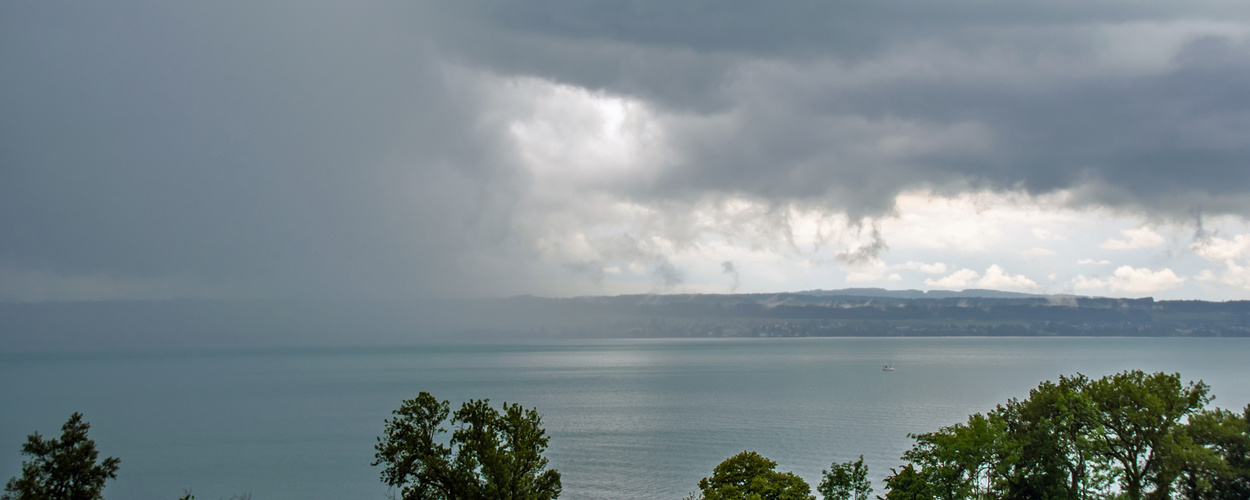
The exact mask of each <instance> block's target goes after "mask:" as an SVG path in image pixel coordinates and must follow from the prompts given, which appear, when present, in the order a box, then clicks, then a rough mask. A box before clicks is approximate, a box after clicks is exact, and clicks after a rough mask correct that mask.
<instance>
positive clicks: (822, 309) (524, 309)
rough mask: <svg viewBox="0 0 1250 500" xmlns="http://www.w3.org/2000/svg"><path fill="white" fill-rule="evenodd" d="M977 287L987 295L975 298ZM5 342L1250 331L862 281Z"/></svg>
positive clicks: (282, 305)
mask: <svg viewBox="0 0 1250 500" xmlns="http://www.w3.org/2000/svg"><path fill="white" fill-rule="evenodd" d="M982 295H984V296H982ZM0 331H3V332H5V334H6V336H7V339H6V340H7V342H6V345H4V346H0V349H5V350H10V351H23V350H52V349H63V348H66V347H74V348H85V349H90V348H96V347H101V348H123V349H124V348H127V347H145V348H153V347H155V348H161V347H204V346H256V345H265V346H281V345H292V346H309V345H343V344H355V345H369V344H374V345H384V344H396V343H404V342H414V341H422V340H429V339H442V340H447V339H456V338H466V337H467V338H480V337H509V338H515V337H575V338H577V337H581V338H602V337H606V338H617V337H759V336H765V337H819V336H965V335H984V336H1036V335H1052V336H1194V337H1246V336H1250V301H1230V302H1205V301H1197V300H1189V301H1167V300H1161V301H1156V300H1154V299H1151V298H1141V299H1115V298H1092V297H1075V296H1041V295H1024V294H1006V293H1002V292H988V291H987V292H975V291H968V292H960V293H956V292H944V293H936V292H928V293H925V292H918V291H902V292H890V291H885V290H873V289H858V290H842V291H823V290H818V291H814V292H806V293H782V294H736V295H621V296H615V297H576V298H541V297H513V298H507V299H463V300H452V299H426V300H360V301H329V300H250V301H244V300H237V301H224V300H223V301H213V300H174V301H112V302H109V301H104V302H58V303H40V304H16V303H0Z"/></svg>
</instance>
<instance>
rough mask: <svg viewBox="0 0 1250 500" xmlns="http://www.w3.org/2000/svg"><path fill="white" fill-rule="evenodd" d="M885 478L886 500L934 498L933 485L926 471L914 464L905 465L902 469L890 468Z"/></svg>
mask: <svg viewBox="0 0 1250 500" xmlns="http://www.w3.org/2000/svg"><path fill="white" fill-rule="evenodd" d="M890 472H891V473H892V474H890V475H889V476H888V477H886V478H885V490H886V493H885V500H933V499H934V498H936V497H935V496H934V495H933V487H932V486H931V485H930V484H929V477H928V476H927V475H926V474H925V473H924V471H918V470H916V467H915V466H914V465H912V464H907V465H904V466H903V469H902V470H898V471H896V470H894V469H890Z"/></svg>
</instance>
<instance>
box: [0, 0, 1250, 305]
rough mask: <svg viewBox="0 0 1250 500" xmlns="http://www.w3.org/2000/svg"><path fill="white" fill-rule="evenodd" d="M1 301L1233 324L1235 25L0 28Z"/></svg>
mask: <svg viewBox="0 0 1250 500" xmlns="http://www.w3.org/2000/svg"><path fill="white" fill-rule="evenodd" d="M0 68H3V70H0V301H8V302H44V301H66V300H132V299H195V298H214V299H235V298H238V299H250V298H342V299H359V298H366V299H368V298H400V299H404V298H419V297H505V296H513V295H519V294H530V295H539V296H578V295H615V294H626V293H730V292H736V293H759V292H782V291H799V290H809V289H841V288H847V287H880V288H889V289H921V290H939V289H941V290H960V289H965V288H990V289H998V290H1009V291H1018V292H1030V293H1043V294H1057V293H1064V294H1079V295H1093V296H1115V297H1146V296H1151V297H1155V298H1157V299H1203V300H1242V299H1246V298H1250V221H1248V220H1247V216H1250V9H1247V8H1246V6H1245V3H1244V0H1227V1H1225V0H1193V1H1187V2H1174V1H1154V0H1132V1H1128V0H1110V1H1100V2H1085V1H1081V2H1078V1H1070V0H1045V1H1040V0H1020V1H1014V2H999V1H990V0H976V1H969V0H955V1H950V2H931V1H918V0H912V1H898V0H887V1H867V0H851V1H842V2H828V1H805V0H796V1H793V2H782V3H776V2H771V3H765V2H741V1H717V2H705V1H689V2H672V1H669V0H654V1H651V0H647V1H614V2H606V1H602V0H586V1H579V2H554V1H550V0H532V1H527V2H507V1H487V0H457V1H454V2H453V1H422V0H408V1H395V2H390V1H367V2H350V3H349V2H320V1H317V0H300V1H286V2H284V1H252V2H235V1H221V2H150V1H129V0H119V1H115V2H93V1H66V2H4V3H3V4H0Z"/></svg>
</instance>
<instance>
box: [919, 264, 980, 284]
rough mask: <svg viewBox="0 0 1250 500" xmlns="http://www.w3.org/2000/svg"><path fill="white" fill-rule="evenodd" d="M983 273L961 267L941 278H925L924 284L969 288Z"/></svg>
mask: <svg viewBox="0 0 1250 500" xmlns="http://www.w3.org/2000/svg"><path fill="white" fill-rule="evenodd" d="M980 276H981V275H980V274H977V272H976V271H973V270H971V269H966V268H965V269H960V270H958V271H955V272H953V273H951V274H950V275H948V276H946V277H944V278H941V279H936V280H935V279H933V278H929V279H926V280H924V284H926V285H929V286H931V287H935V288H967V287H968V285H970V284H971V283H972V282H973V281H974V280H976V279H977V278H979V277H980Z"/></svg>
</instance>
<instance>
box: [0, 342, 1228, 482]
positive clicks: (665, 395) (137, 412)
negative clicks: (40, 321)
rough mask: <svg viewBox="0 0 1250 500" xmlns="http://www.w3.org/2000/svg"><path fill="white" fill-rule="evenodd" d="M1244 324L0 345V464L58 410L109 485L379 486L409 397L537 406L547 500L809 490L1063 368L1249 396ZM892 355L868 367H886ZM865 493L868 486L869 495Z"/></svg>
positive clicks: (2, 470) (875, 462) (1221, 402)
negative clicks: (9, 348) (239, 346)
mask: <svg viewBox="0 0 1250 500" xmlns="http://www.w3.org/2000/svg"><path fill="white" fill-rule="evenodd" d="M1247 359H1250V339H1218V338H1216V339H1210V338H1208V339H1187V338H819V339H817V338H810V339H707V340H569V341H530V342H514V343H506V344H485V343H482V344H465V345H428V346H402V347H391V348H373V347H370V348H350V347H345V348H318V349H268V350H266V349H256V350H233V351H211V352H190V351H178V352H111V353H45V354H4V355H0V380H2V381H3V383H2V384H0V401H2V402H3V406H4V410H3V411H0V475H2V476H3V477H2V478H0V480H7V478H8V477H11V476H14V475H17V474H18V473H19V472H20V462H21V459H22V457H21V456H20V455H19V449H20V447H21V443H22V442H23V441H24V440H25V436H26V435H27V434H29V433H31V432H34V431H39V432H41V433H42V434H44V435H45V437H50V436H59V434H60V425H61V424H62V423H63V422H64V421H65V420H66V419H67V418H68V416H69V414H70V413H72V412H74V411H80V412H83V413H84V415H85V418H86V420H87V421H88V422H90V423H91V424H92V428H91V432H90V435H91V437H92V438H93V439H95V440H96V443H97V445H98V447H99V449H100V450H101V452H102V455H103V456H117V457H119V458H121V460H122V462H121V469H120V471H119V476H118V479H116V480H114V481H110V482H109V486H108V487H107V488H106V489H105V496H106V497H108V498H152V499H161V498H165V499H171V500H172V499H175V498H178V497H180V496H181V495H182V492H183V490H184V489H191V491H192V492H193V493H194V494H195V495H196V497H197V498H198V499H199V500H210V499H217V498H229V497H230V496H231V495H234V494H240V493H251V495H252V498H253V499H255V500H262V499H263V500H271V499H278V500H286V499H292V500H293V499H310V498H316V499H347V498H352V499H383V498H386V494H387V489H386V487H385V486H384V485H383V484H382V483H381V482H380V481H379V479H378V472H379V471H378V469H379V468H377V467H372V466H371V465H370V463H371V462H372V461H373V452H374V451H373V445H374V443H375V440H376V436H378V435H379V434H380V433H381V432H382V427H383V420H384V419H385V418H387V417H388V416H389V413H390V411H391V410H393V409H395V408H397V407H398V406H399V403H400V401H401V400H403V399H406V398H411V397H414V396H416V395H417V393H418V392H420V391H428V392H430V393H432V394H433V395H434V396H435V397H438V398H439V399H448V400H451V402H452V407H453V409H454V408H456V407H458V406H459V404H460V402H462V401H464V400H466V399H470V398H473V399H477V398H490V399H491V400H492V401H493V402H495V403H500V402H503V401H507V402H516V403H521V404H522V405H524V406H526V407H532V408H537V410H538V412H539V413H540V414H542V416H543V422H544V424H545V426H546V429H547V431H548V434H549V435H550V436H551V443H550V448H549V449H548V453H547V457H548V458H550V460H551V466H552V467H554V468H556V469H558V470H559V471H560V473H561V475H562V479H563V484H564V494H563V495H562V498H570V499H579V498H603V499H617V498H620V499H624V498H681V497H683V496H685V495H686V494H687V493H689V492H691V491H695V490H696V489H697V486H696V485H697V483H698V481H699V479H700V478H702V477H704V476H707V475H709V474H710V473H711V471H712V468H713V467H714V466H715V465H716V464H718V463H719V462H720V461H722V460H724V459H725V458H727V457H729V456H731V455H733V454H736V453H738V452H741V451H743V450H754V451H758V452H759V453H761V454H763V455H764V456H767V457H769V458H771V459H773V460H775V461H777V462H778V463H779V469H780V470H789V471H794V472H795V473H796V474H798V475H800V476H802V477H803V478H804V479H806V480H807V481H808V482H809V483H810V484H811V485H812V487H813V488H815V486H816V484H817V483H818V482H819V480H820V471H821V469H824V468H828V467H829V464H830V463H831V462H834V461H846V460H853V459H855V458H856V457H857V456H859V455H860V454H863V455H864V458H865V462H866V463H867V464H868V466H869V468H870V476H871V477H872V478H873V479H874V480H876V481H877V485H878V486H877V488H878V489H879V488H880V486H879V485H880V479H881V478H882V477H884V476H885V475H887V474H888V473H889V468H890V467H897V466H898V465H899V463H900V461H899V459H898V457H899V455H900V454H901V453H902V452H903V451H904V450H905V449H907V448H908V447H909V446H910V444H911V440H910V439H909V438H908V437H907V434H908V433H912V432H914V433H919V432H929V431H932V430H935V429H937V428H938V427H940V426H945V425H950V424H953V423H956V422H962V421H964V420H966V418H967V416H968V415H969V414H970V413H973V412H983V411H986V410H988V409H990V408H992V407H993V406H994V405H995V404H998V403H1002V402H1004V401H1006V400H1007V399H1008V398H1010V397H1024V396H1027V394H1028V390H1029V389H1031V388H1033V387H1036V386H1037V384H1038V383H1039V382H1040V381H1042V380H1046V379H1051V380H1054V379H1057V377H1058V376H1059V375H1060V374H1065V375H1068V374H1074V373H1077V372H1081V373H1084V374H1086V375H1089V376H1091V377H1099V376H1102V375H1106V374H1110V373H1115V372H1118V371H1122V370H1127V369H1142V370H1146V371H1166V372H1180V373H1181V376H1182V377H1183V378H1184V379H1186V380H1198V379H1201V380H1204V381H1206V382H1207V383H1208V384H1210V385H1211V386H1212V393H1213V394H1215V395H1216V397H1217V399H1216V400H1215V401H1214V402H1213V403H1212V406H1220V407H1224V408H1230V409H1240V408H1242V407H1243V406H1245V405H1246V404H1247V402H1250V363H1247V361H1246V360H1247ZM887 364H888V365H893V366H895V367H896V368H897V370H896V371H889V372H887V371H883V370H882V369H881V367H882V365H887ZM878 493H880V491H878Z"/></svg>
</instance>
